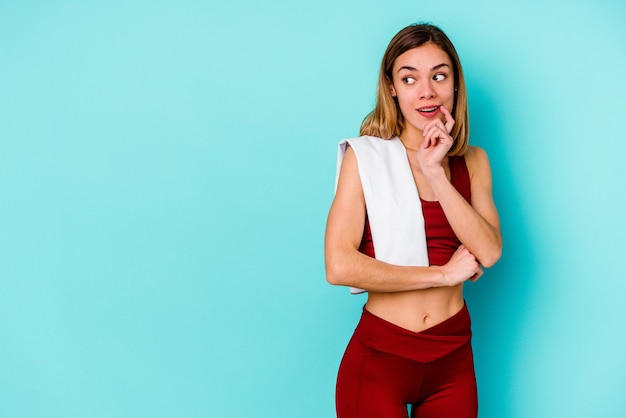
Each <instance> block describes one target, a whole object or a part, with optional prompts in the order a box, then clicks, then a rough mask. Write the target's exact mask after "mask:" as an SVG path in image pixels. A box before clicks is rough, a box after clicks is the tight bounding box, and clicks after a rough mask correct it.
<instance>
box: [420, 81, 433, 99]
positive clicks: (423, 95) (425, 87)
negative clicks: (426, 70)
mask: <svg viewBox="0 0 626 418" xmlns="http://www.w3.org/2000/svg"><path fill="white" fill-rule="evenodd" d="M419 95H420V99H430V98H431V97H434V96H435V90H434V89H433V86H432V85H431V84H430V82H428V81H426V82H424V83H421V85H420V90H419Z"/></svg>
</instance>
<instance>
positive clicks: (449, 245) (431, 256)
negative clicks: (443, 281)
mask: <svg viewBox="0 0 626 418" xmlns="http://www.w3.org/2000/svg"><path fill="white" fill-rule="evenodd" d="M448 161H449V164H450V181H451V183H452V185H453V186H454V187H455V188H456V189H457V190H458V191H459V193H461V196H463V197H464V198H465V200H467V201H468V202H470V203H471V197H472V195H471V187H470V178H469V172H468V170H467V164H465V157H463V156H460V157H450V158H449V159H448ZM420 201H421V202H422V212H423V213H424V226H425V229H426V245H427V247H428V260H429V262H430V265H431V266H442V265H444V264H446V263H447V262H448V261H449V260H450V257H452V254H454V252H455V251H456V250H457V248H459V245H461V241H459V239H458V238H457V237H456V234H455V233H454V231H453V230H452V227H451V226H450V223H449V222H448V219H447V218H446V215H445V214H444V212H443V209H442V208H441V205H440V204H439V202H430V201H427V200H423V199H420ZM359 251H360V252H362V253H363V254H366V255H368V256H370V257H372V258H376V253H375V251H374V243H373V242H372V231H371V229H370V223H369V219H368V217H367V214H366V215H365V226H364V228H363V238H362V239H361V245H360V246H359Z"/></svg>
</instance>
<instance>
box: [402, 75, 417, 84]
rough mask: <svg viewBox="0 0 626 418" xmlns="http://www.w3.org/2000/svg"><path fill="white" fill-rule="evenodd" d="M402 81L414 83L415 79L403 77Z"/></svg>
mask: <svg viewBox="0 0 626 418" xmlns="http://www.w3.org/2000/svg"><path fill="white" fill-rule="evenodd" d="M402 81H404V84H413V83H415V79H414V78H413V77H404V78H403V79H402Z"/></svg>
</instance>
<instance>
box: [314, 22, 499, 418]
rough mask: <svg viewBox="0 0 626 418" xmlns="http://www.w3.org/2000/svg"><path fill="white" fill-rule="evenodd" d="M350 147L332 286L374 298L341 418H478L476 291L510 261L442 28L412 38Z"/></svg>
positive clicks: (333, 241)
mask: <svg viewBox="0 0 626 418" xmlns="http://www.w3.org/2000/svg"><path fill="white" fill-rule="evenodd" d="M361 135H362V136H361V137H359V138H353V139H348V140H344V141H342V142H341V143H340V144H339V157H338V168H339V173H338V179H337V188H336V195H335V199H334V201H333V203H332V206H331V208H330V213H329V216H328V224H327V228H326V238H325V259H326V276H327V280H328V282H329V283H331V284H333V285H342V286H350V287H351V288H352V291H353V292H360V291H366V292H368V299H367V303H366V305H365V306H364V308H363V314H362V316H361V320H360V322H359V324H358V326H357V328H356V330H355V332H354V335H353V337H352V339H351V340H350V343H349V344H348V347H347V348H346V352H345V354H344V357H343V359H342V361H341V365H340V367H339V374H338V378H337V392H336V404H337V416H338V417H339V418H348V417H355V418H356V417H358V418H369V417H372V418H373V417H378V418H396V417H405V418H406V417H407V405H411V411H412V412H411V416H412V417H419V418H424V417H456V418H463V417H476V416H477V410H478V407H477V395H476V378H475V375H474V365H473V357H472V348H471V341H470V340H471V326H470V317H469V313H468V310H467V307H466V306H465V302H464V299H463V283H464V282H465V281H467V280H472V281H473V280H477V279H478V278H479V277H480V276H481V274H482V273H483V270H482V267H490V266H492V265H493V264H494V263H495V262H496V261H497V260H498V259H499V258H500V254H501V250H502V238H501V235H500V225H499V220H498V214H497V211H496V208H495V205H494V202H493V198H492V190H491V189H492V185H491V170H490V167H489V161H488V159H487V155H486V154H485V152H484V151H483V150H482V149H480V148H477V147H473V146H469V144H468V136H469V127H468V110H467V95H466V88H465V80H464V77H463V71H462V68H461V63H460V61H459V58H458V55H457V53H456V50H455V49H454V46H453V45H452V43H451V42H450V40H449V39H448V37H447V36H446V35H445V34H444V33H443V32H442V31H441V30H440V29H439V28H437V27H436V26H433V25H429V24H418V25H412V26H409V27H407V28H404V29H403V30H401V31H400V32H399V33H398V34H397V35H396V36H395V37H394V38H393V39H392V40H391V42H390V44H389V46H388V47H387V50H386V52H385V54H384V57H383V60H382V64H381V68H380V74H379V80H378V92H377V101H376V107H375V109H374V110H373V111H372V112H371V113H370V114H369V115H368V116H367V117H366V118H365V120H364V121H363V124H362V126H361Z"/></svg>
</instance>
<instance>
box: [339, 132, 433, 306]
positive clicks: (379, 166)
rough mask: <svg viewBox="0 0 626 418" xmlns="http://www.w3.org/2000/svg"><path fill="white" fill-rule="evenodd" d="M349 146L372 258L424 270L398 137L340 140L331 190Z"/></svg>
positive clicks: (422, 236)
mask: <svg viewBox="0 0 626 418" xmlns="http://www.w3.org/2000/svg"><path fill="white" fill-rule="evenodd" d="M348 144H350V146H351V147H352V149H353V150H354V153H355V154H356V158H357V162H358V166H359V175H360V177H361V185H362V186H363V194H364V196H365V205H366V207H367V215H368V218H369V224H370V228H371V230H372V241H373V242H374V251H375V253H376V259H378V260H381V261H384V262H386V263H390V264H395V265H399V266H428V249H427V247H426V231H425V229H424V215H423V214H422V204H421V202H420V198H419V195H418V192H417V187H416V185H415V180H414V179H413V174H412V173H411V167H410V165H409V160H408V158H407V155H406V149H405V148H404V145H403V144H402V142H401V141H400V139H399V138H398V137H395V138H392V139H389V140H386V139H382V138H378V137H374V136H361V137H358V138H350V139H344V140H343V141H341V142H340V143H339V151H338V154H337V178H336V182H335V191H336V188H337V181H338V180H339V170H340V168H341V163H342V161H343V156H344V155H345V152H346V148H347V146H348ZM350 291H351V292H352V293H354V294H356V293H363V292H365V290H363V289H358V288H350Z"/></svg>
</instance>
